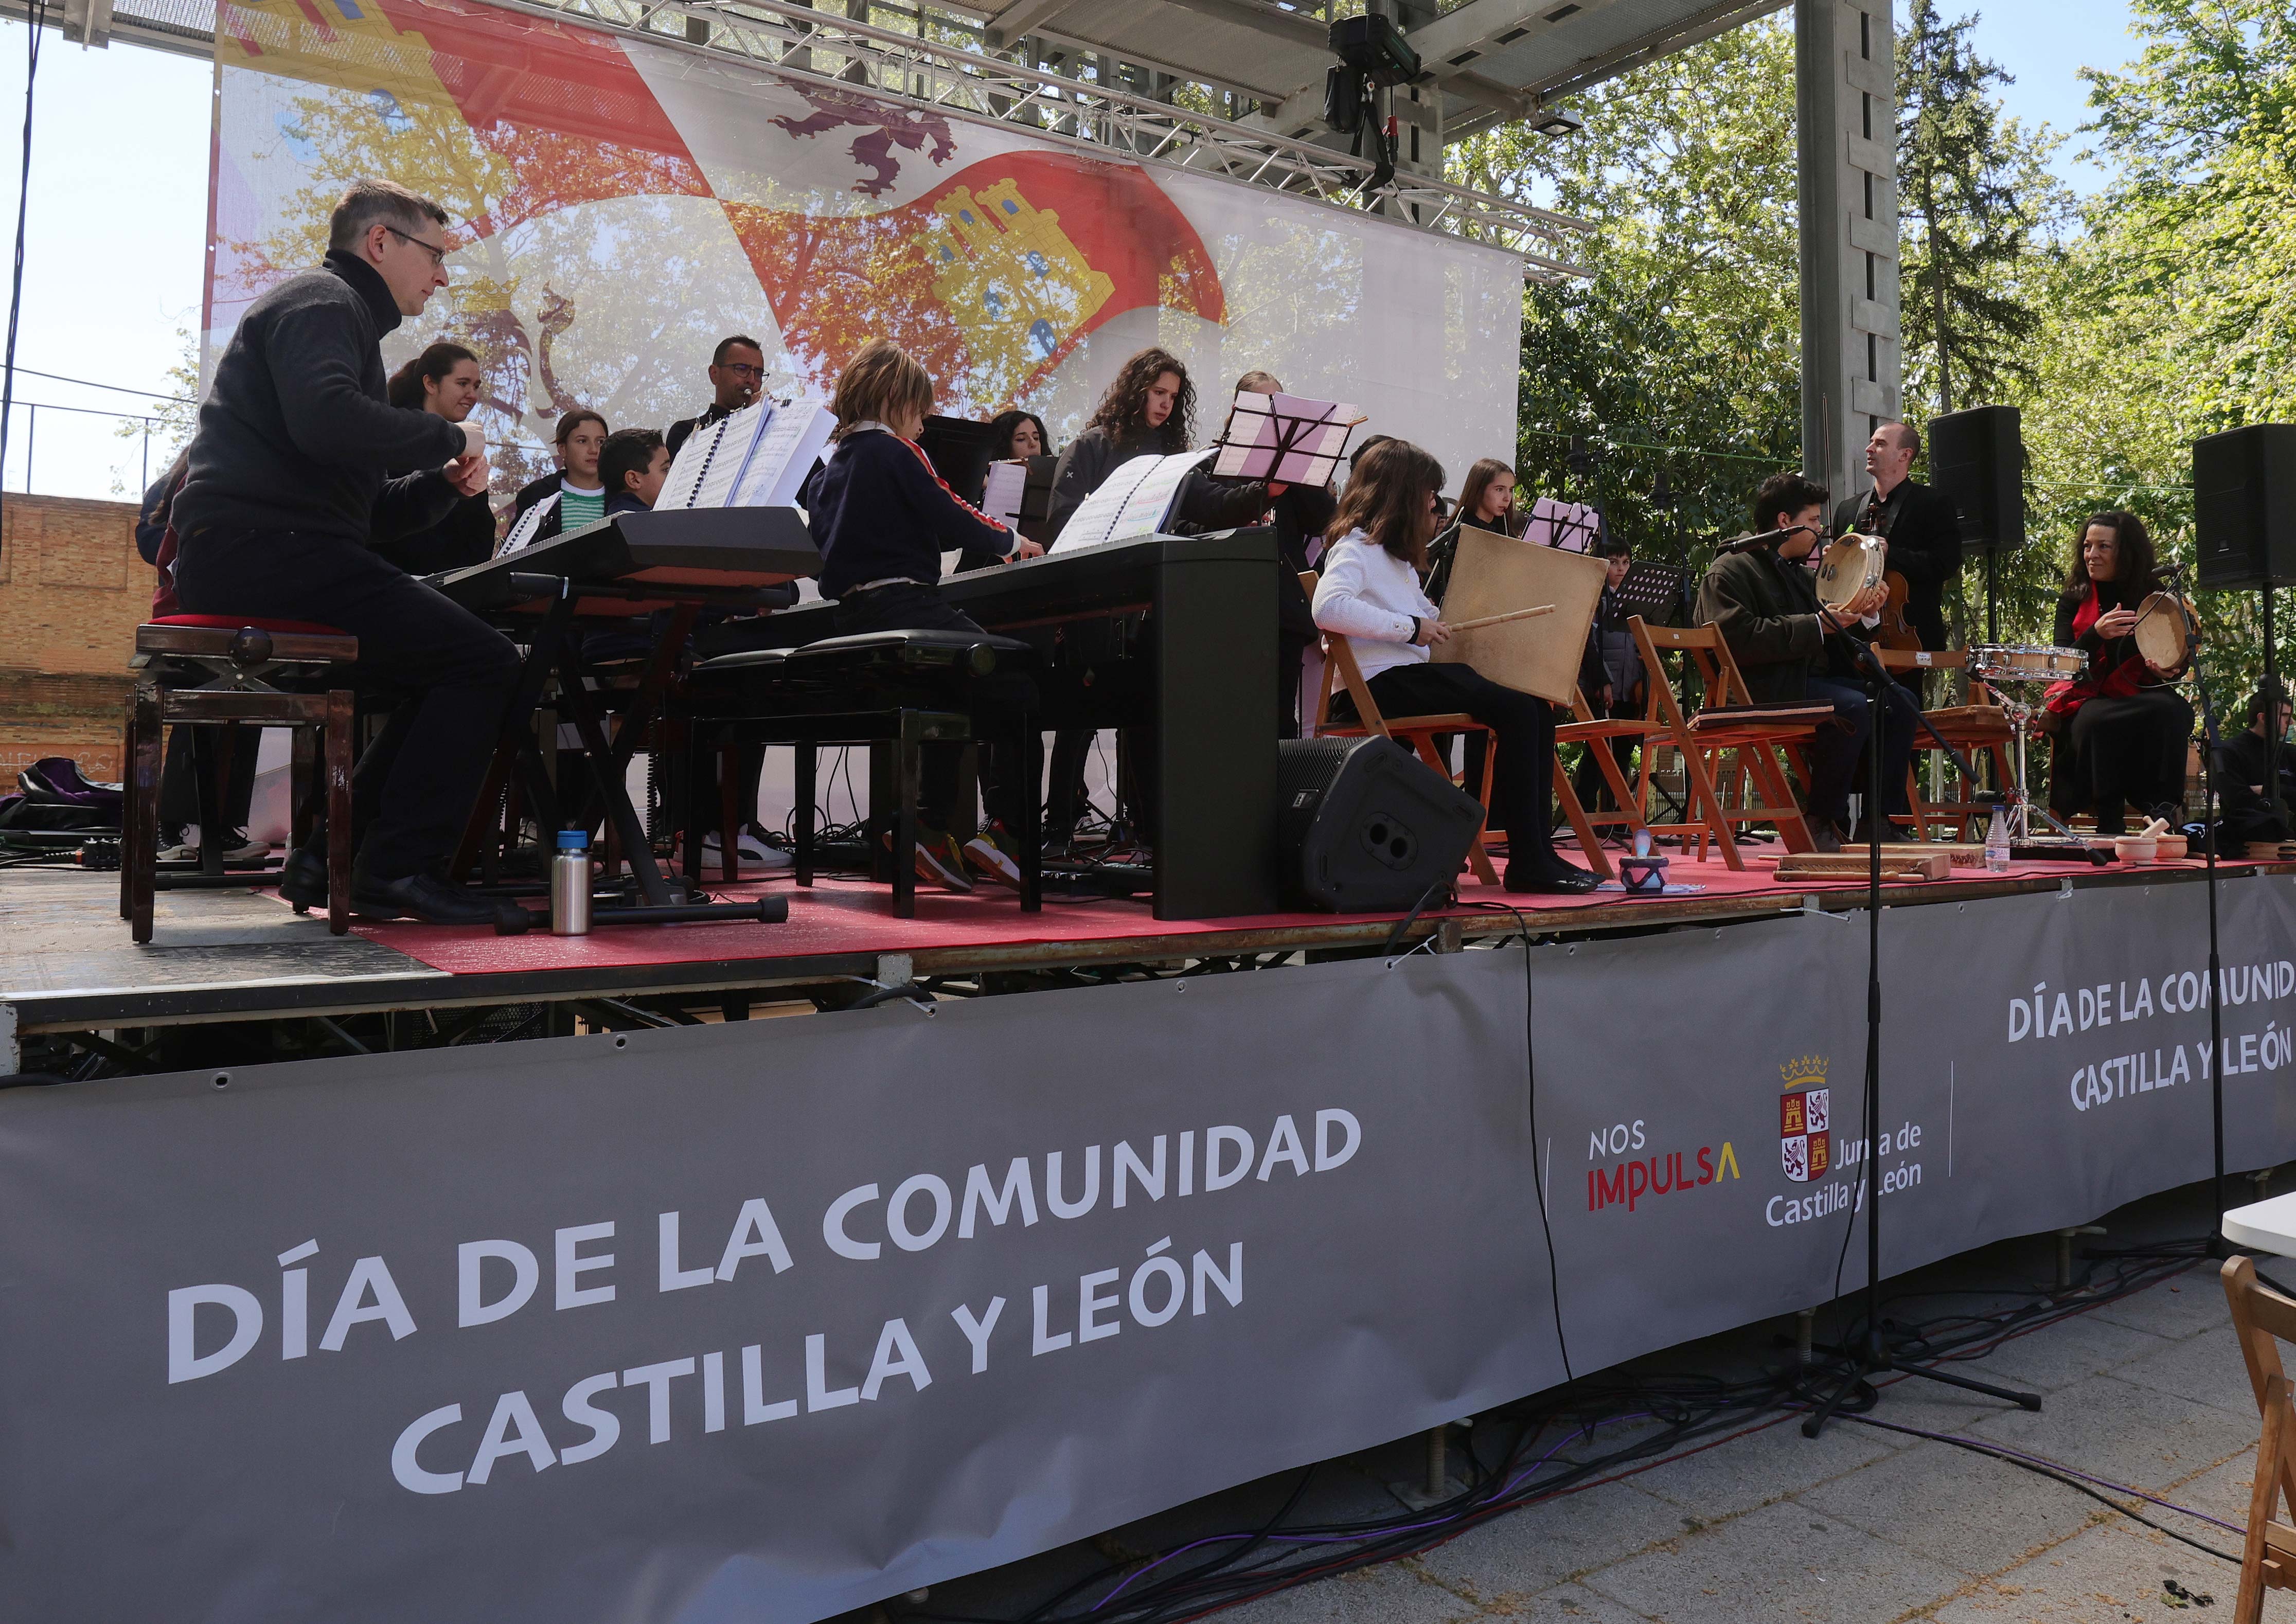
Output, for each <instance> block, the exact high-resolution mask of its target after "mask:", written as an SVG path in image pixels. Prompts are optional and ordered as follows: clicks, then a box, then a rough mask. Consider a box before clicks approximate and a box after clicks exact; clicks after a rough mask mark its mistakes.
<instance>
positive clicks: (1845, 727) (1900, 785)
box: [1803, 677, 1921, 824]
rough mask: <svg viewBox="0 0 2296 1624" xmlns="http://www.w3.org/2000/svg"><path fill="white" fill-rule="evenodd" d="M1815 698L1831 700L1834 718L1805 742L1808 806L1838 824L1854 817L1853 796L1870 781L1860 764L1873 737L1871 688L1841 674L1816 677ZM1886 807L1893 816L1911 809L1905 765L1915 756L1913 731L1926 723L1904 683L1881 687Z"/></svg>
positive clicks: (1810, 690) (1811, 691) (1811, 687)
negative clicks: (1842, 678)
mask: <svg viewBox="0 0 2296 1624" xmlns="http://www.w3.org/2000/svg"><path fill="white" fill-rule="evenodd" d="M1806 693H1807V697H1808V699H1809V700H1810V701H1812V702H1813V703H1818V702H1825V703H1830V704H1832V705H1833V717H1834V719H1833V724H1832V725H1831V726H1820V727H1819V728H1818V730H1817V732H1816V734H1812V735H1811V737H1810V741H1809V742H1808V744H1807V745H1805V746H1803V756H1804V758H1805V759H1807V760H1808V763H1809V786H1808V793H1809V805H1808V808H1806V809H1807V810H1808V812H1809V814H1810V815H1811V816H1813V817H1823V818H1826V819H1828V820H1830V821H1831V822H1833V823H1837V824H1846V823H1848V822H1849V796H1850V792H1851V791H1853V790H1854V791H1858V792H1859V793H1861V794H1862V793H1863V792H1864V791H1865V788H1866V782H1867V780H1866V777H1865V775H1863V774H1862V773H1860V772H1859V771H1858V764H1859V762H1860V761H1861V760H1862V759H1864V757H1865V754H1866V750H1867V749H1868V748H1870V747H1871V745H1872V743H1873V737H1874V706H1873V701H1870V700H1869V699H1867V698H1866V690H1865V689H1864V688H1862V687H1860V686H1858V685H1857V684H1856V683H1854V682H1843V681H1841V679H1840V678H1838V677H1811V678H1810V679H1809V685H1808V689H1807V691H1806ZM1882 701H1883V704H1884V709H1883V711H1882V729H1881V732H1882V813H1883V815H1884V816H1891V815H1895V814H1898V813H1903V812H1907V811H1910V810H1912V808H1911V806H1910V805H1909V803H1908V802H1907V799H1906V765H1907V762H1908V761H1910V760H1911V759H1913V753H1914V731H1915V728H1917V727H1919V726H1921V706H1920V704H1919V703H1918V702H1917V701H1915V698H1914V696H1913V695H1912V694H1910V693H1907V692H1906V689H1905V687H1904V685H1902V684H1899V683H1891V684H1890V685H1888V686H1887V687H1885V688H1884V689H1882Z"/></svg>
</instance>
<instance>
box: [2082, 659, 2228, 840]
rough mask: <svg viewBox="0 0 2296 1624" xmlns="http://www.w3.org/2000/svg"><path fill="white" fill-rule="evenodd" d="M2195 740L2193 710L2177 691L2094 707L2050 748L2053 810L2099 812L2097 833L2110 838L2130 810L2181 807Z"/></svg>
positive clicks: (2143, 693)
mask: <svg viewBox="0 0 2296 1624" xmlns="http://www.w3.org/2000/svg"><path fill="white" fill-rule="evenodd" d="M2192 736H2193V708H2192V706H2190V705H2189V704H2187V703H2185V699H2184V696H2183V695H2182V694H2180V693H2177V691H2176V690H2175V689H2174V688H2145V689H2142V690H2140V691H2139V692H2137V693H2132V694H2128V695H2126V696H2120V695H2114V696H2111V697H2106V698H2101V699H2093V700H2090V701H2087V703H2085V704H2083V705H2082V706H2081V708H2080V709H2079V710H2077V711H2075V712H2074V713H2073V719H2072V721H2071V723H2070V724H2069V725H2067V726H2064V727H2062V728H2061V729H2059V730H2058V733H2057V735H2056V737H2055V739H2054V742H2053V743H2052V747H2051V750H2050V763H2049V808H2050V810H2052V811H2054V813H2055V814H2056V815H2057V816H2059V817H2071V816H2072V815H2073V814H2074V813H2076V812H2081V811H2087V812H2094V813H2095V815H2096V820H2097V828H2098V830H2099V831H2100V832H2101V833H2111V832H2112V830H2113V829H2114V828H2116V827H2118V826H2119V824H2120V821H2121V820H2122V819H2123V818H2124V817H2125V816H2127V814H2128V808H2130V807H2131V806H2135V807H2136V808H2138V809H2139V810H2141V811H2144V812H2146V813H2150V812H2151V810H2152V809H2153V808H2154V807H2157V806H2162V805H2167V804H2171V803H2173V804H2178V805H2181V804H2182V803H2183V801H2184V799H2185V746H2186V745H2187V743H2188V742H2190V741H2191V739H2192ZM2171 821H2175V820H2171Z"/></svg>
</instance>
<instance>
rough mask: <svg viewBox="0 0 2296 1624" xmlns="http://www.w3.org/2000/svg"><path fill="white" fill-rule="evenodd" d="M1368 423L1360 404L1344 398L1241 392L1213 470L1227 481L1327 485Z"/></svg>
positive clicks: (1237, 396)
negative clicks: (1362, 425) (1354, 436)
mask: <svg viewBox="0 0 2296 1624" xmlns="http://www.w3.org/2000/svg"><path fill="white" fill-rule="evenodd" d="M1364 421H1365V418H1364V413H1363V411H1362V409H1361V408H1359V407H1357V406H1349V405H1347V404H1345V403H1343V402H1341V401H1336V400H1309V399H1308V398H1305V397H1303V396H1299V395H1262V394H1259V393H1257V392H1255V391H1253V390H1238V391H1236V397H1235V401H1234V405H1233V406H1230V408H1229V410H1228V419H1227V423H1226V427H1225V428H1223V429H1222V430H1221V431H1220V438H1219V441H1218V447H1217V448H1218V452H1219V460H1218V462H1217V463H1214V464H1213V465H1212V472H1213V473H1214V474H1216V475H1218V476H1219V477H1221V478H1223V479H1246V480H1281V481H1283V482H1285V483H1287V484H1293V485H1323V484H1326V483H1328V482H1329V481H1330V480H1331V479H1332V477H1333V472H1335V471H1336V469H1337V468H1338V466H1339V462H1340V458H1341V456H1343V455H1346V452H1347V446H1348V437H1349V434H1351V433H1353V432H1354V431H1355V428H1356V425H1357V424H1358V423H1360V422H1364Z"/></svg>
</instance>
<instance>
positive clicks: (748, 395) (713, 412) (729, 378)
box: [662, 332, 766, 461]
mask: <svg viewBox="0 0 2296 1624" xmlns="http://www.w3.org/2000/svg"><path fill="white" fill-rule="evenodd" d="M765 382H766V352H765V351H764V350H763V349H759V348H758V340H755V339H753V338H750V337H749V336H747V335H746V334H743V333H739V332H737V333H735V334H734V336H733V337H732V338H730V339H719V340H717V351H716V353H714V354H713V355H711V356H710V357H709V387H710V389H711V390H712V391H713V393H712V395H711V397H710V401H709V409H708V410H706V411H703V412H701V413H700V414H696V415H694V416H693V417H683V418H680V419H679V420H678V421H677V422H674V423H672V424H670V425H669V431H668V433H667V434H665V435H664V436H663V437H662V439H663V442H664V443H665V444H666V445H668V447H669V455H670V457H671V459H672V460H673V461H675V460H676V456H677V454H678V451H679V450H680V449H681V448H682V447H684V446H685V442H686V440H687V439H689V438H690V437H691V436H692V435H693V431H695V430H696V429H706V428H708V427H709V425H710V424H711V423H713V422H717V420H718V419H720V418H722V417H730V416H732V415H733V414H734V413H736V412H738V411H740V410H741V409H742V407H743V406H748V405H750V403H751V402H752V401H754V400H756V399H757V398H758V390H760V389H762V388H764V387H765Z"/></svg>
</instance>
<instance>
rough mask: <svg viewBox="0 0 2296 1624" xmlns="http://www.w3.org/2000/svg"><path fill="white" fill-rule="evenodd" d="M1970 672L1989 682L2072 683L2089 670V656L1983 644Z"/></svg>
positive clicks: (1975, 652) (2022, 645) (2023, 645)
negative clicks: (2075, 678) (2072, 680)
mask: <svg viewBox="0 0 2296 1624" xmlns="http://www.w3.org/2000/svg"><path fill="white" fill-rule="evenodd" d="M1969 668H1970V669H1971V670H1972V671H1974V672H1975V673H1976V674H1977V675H1978V677H1980V679H1982V680H1983V681H1986V682H2000V683H2028V682H2037V683H2053V682H2070V681H2071V679H2072V678H2074V677H2079V675H2080V674H2081V673H2082V672H2084V671H2086V670H2087V669H2088V656H2087V654H2086V653H2084V652H2081V651H2080V650H2079V649H2060V648H2051V647H2050V646H2048V645H2047V644H2041V643H1983V644H1978V645H1977V646H1976V647H1975V648H1972V649H1971V650H1970V651H1969Z"/></svg>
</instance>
